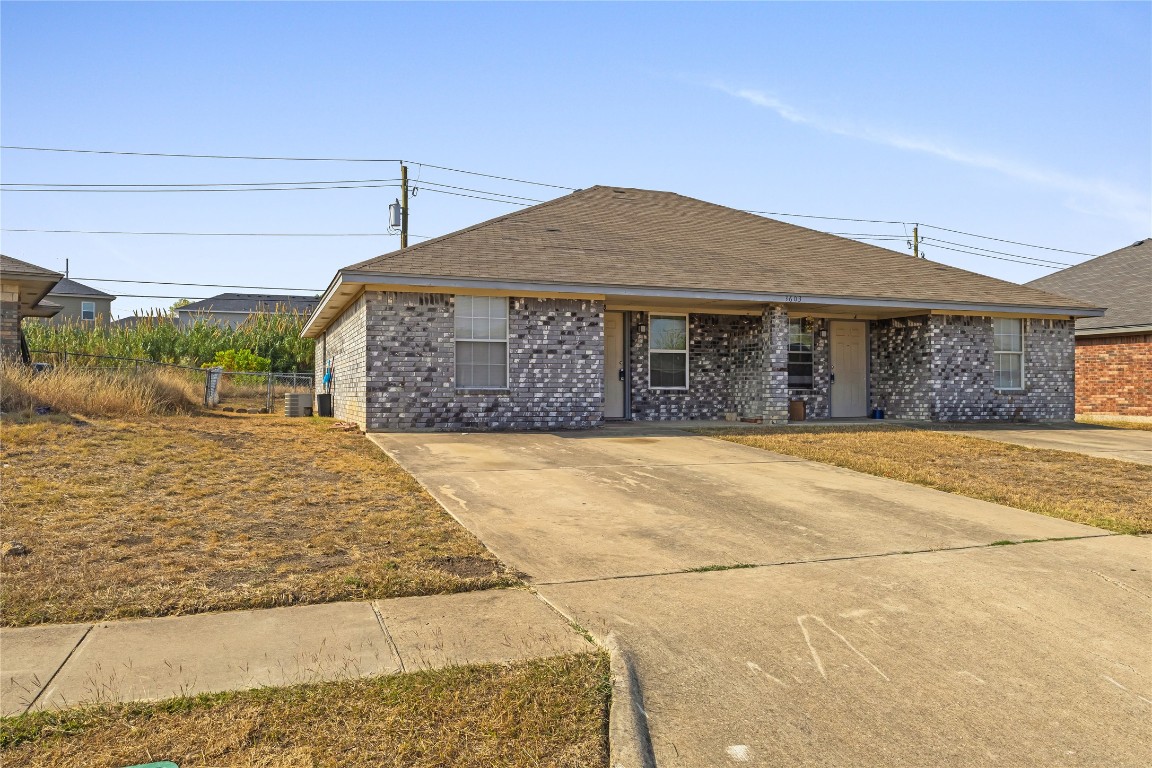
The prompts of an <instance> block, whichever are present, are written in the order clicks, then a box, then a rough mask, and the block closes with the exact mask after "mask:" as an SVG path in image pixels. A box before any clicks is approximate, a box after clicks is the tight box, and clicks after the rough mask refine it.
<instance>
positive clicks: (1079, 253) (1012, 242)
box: [920, 224, 1096, 256]
mask: <svg viewBox="0 0 1152 768" xmlns="http://www.w3.org/2000/svg"><path fill="white" fill-rule="evenodd" d="M920 226H922V227H928V228H929V229H939V230H940V231H942V232H951V233H953V234H956V235H967V236H968V237H979V238H981V239H982V240H995V241H996V242H998V243H1008V244H1009V245H1020V246H1023V247H1025V248H1039V249H1041V250H1044V251H1057V252H1059V253H1071V254H1073V255H1074V256H1096V254H1094V253H1084V252H1083V251H1069V250H1065V249H1064V248H1050V247H1049V246H1047V245H1033V244H1031V243H1021V242H1017V241H1016V240H1003V239H1001V238H999V237H989V236H988V235H977V234H973V233H972V232H961V231H960V230H958V229H948V228H947V227H937V226H936V225H934V224H921V225H920Z"/></svg>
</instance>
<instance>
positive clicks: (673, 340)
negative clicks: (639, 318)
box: [648, 315, 688, 389]
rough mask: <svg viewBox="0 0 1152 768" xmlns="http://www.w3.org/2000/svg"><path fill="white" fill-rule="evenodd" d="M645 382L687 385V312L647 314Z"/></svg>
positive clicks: (657, 386) (675, 386)
mask: <svg viewBox="0 0 1152 768" xmlns="http://www.w3.org/2000/svg"><path fill="white" fill-rule="evenodd" d="M648 324H649V330H650V331H651V334H652V335H651V337H650V341H649V343H648V369H649V375H648V383H649V385H650V386H651V387H652V388H653V389H688V316H687V315H650V316H649V318H648Z"/></svg>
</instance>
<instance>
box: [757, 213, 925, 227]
mask: <svg viewBox="0 0 1152 768" xmlns="http://www.w3.org/2000/svg"><path fill="white" fill-rule="evenodd" d="M744 212H745V213H756V214H759V215H761V216H794V217H796V218H801V219H827V220H828V221H858V222H863V223H865V224H908V223H909V222H907V221H885V220H883V219H850V218H848V217H846V216H813V215H812V214H809V213H780V212H779V211H749V210H745V211H744Z"/></svg>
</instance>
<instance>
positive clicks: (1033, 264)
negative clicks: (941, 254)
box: [932, 245, 1063, 269]
mask: <svg viewBox="0 0 1152 768" xmlns="http://www.w3.org/2000/svg"><path fill="white" fill-rule="evenodd" d="M932 247H933V248H942V249H943V250H945V251H956V253H964V254H967V255H969V256H983V257H984V258H986V259H996V261H1011V262H1013V263H1015V264H1026V265H1028V266H1029V267H1040V268H1042V269H1063V267H1058V266H1056V265H1053V264H1040V263H1037V262H1034V261H1021V260H1020V259H1007V258H1004V257H1003V256H992V255H989V254H987V253H977V252H976V251H964V250H960V249H959V248H949V247H948V246H946V245H933V246H932Z"/></svg>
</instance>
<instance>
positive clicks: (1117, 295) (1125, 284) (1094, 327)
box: [1028, 239, 1152, 416]
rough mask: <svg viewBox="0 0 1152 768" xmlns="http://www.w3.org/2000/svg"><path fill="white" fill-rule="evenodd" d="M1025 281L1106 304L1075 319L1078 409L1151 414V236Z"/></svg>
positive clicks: (1039, 286)
mask: <svg viewBox="0 0 1152 768" xmlns="http://www.w3.org/2000/svg"><path fill="white" fill-rule="evenodd" d="M1028 285H1029V286H1032V287H1033V288H1039V289H1041V290H1044V291H1050V292H1052V293H1058V294H1061V295H1064V296H1075V297H1076V298H1077V299H1080V300H1082V301H1087V302H1089V303H1091V304H1099V305H1100V306H1103V307H1107V311H1106V312H1105V313H1104V316H1103V317H1083V318H1080V319H1079V320H1077V321H1076V412H1077V413H1096V414H1117V415H1123V416H1152V239H1147V240H1141V241H1139V242H1137V243H1134V244H1132V245H1129V246H1128V247H1127V248H1121V249H1120V250H1118V251H1113V252H1112V253H1106V254H1104V255H1103V256H1098V257H1097V258H1095V259H1092V260H1091V261H1086V262H1084V263H1083V264H1077V265H1076V266H1074V267H1069V268H1068V269H1065V270H1062V271H1060V272H1057V273H1056V274H1054V275H1048V276H1047V277H1042V278H1040V279H1039V280H1033V281H1032V282H1030V283H1028Z"/></svg>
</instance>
